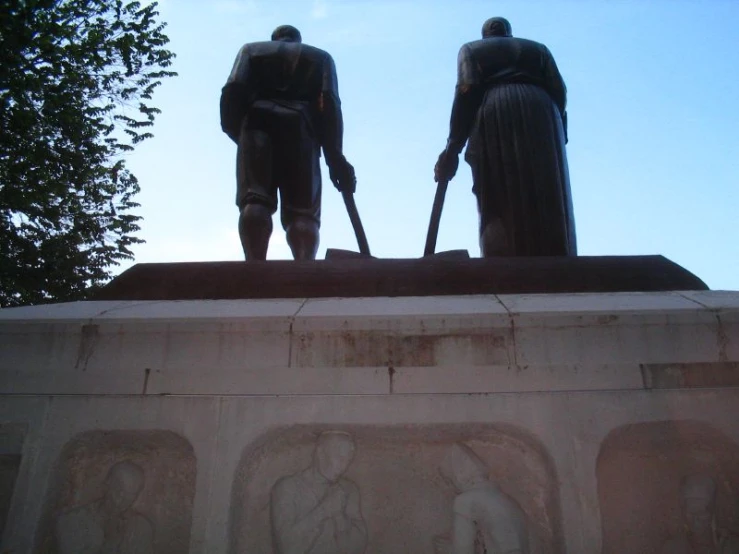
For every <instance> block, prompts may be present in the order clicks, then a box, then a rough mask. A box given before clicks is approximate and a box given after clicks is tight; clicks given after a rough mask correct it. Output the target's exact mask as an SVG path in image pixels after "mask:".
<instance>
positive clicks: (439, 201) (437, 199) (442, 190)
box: [423, 180, 449, 256]
mask: <svg viewBox="0 0 739 554" xmlns="http://www.w3.org/2000/svg"><path fill="white" fill-rule="evenodd" d="M447 185H449V181H447V180H443V181H439V184H438V185H437V187H436V195H435V196H434V206H433V208H431V219H430V220H429V230H428V233H427V234H426V247H425V248H424V249H423V255H424V256H432V255H433V254H434V252H435V251H436V238H437V236H438V235H439V223H440V222H441V210H442V208H443V207H444V198H445V197H446V188H447Z"/></svg>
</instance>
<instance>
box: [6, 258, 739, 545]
mask: <svg viewBox="0 0 739 554" xmlns="http://www.w3.org/2000/svg"><path fill="white" fill-rule="evenodd" d="M240 265H241V266H242V267H246V266H247V265H248V264H240ZM0 418H1V419H0V421H1V422H2V424H1V425H0V448H1V449H2V451H1V452H0V462H2V463H3V464H4V465H2V468H3V471H4V473H3V474H2V475H3V476H4V479H3V480H0V487H2V490H0V500H2V499H6V500H4V502H5V505H0V516H2V515H3V514H5V516H3V517H4V519H3V520H2V521H0V523H4V533H3V540H2V550H3V551H9V552H29V553H42V552H44V553H46V552H62V553H64V552H65V551H64V548H65V546H64V541H70V540H72V539H70V538H69V537H74V540H75V541H77V542H76V543H75V544H76V545H78V546H80V545H82V544H83V543H84V541H93V542H94V540H96V539H95V534H94V533H92V534H87V535H85V534H83V533H78V532H76V531H75V530H76V529H77V528H78V526H80V525H83V526H85V527H84V528H85V529H95V528H96V525H97V526H99V525H102V524H99V523H96V522H99V521H103V519H104V518H108V519H106V520H105V521H107V522H108V523H115V524H116V525H113V526H112V527H111V528H113V529H118V531H117V532H118V533H120V534H122V536H123V535H125V536H127V537H129V539H130V540H133V541H135V542H134V543H133V544H134V546H135V547H136V548H137V549H138V550H137V551H141V552H143V551H146V550H145V549H146V548H149V547H151V548H152V549H153V550H152V551H154V552H157V553H158V554H159V553H175V552H190V553H191V554H206V553H207V554H226V553H228V554H236V553H239V554H240V553H260V554H261V553H266V552H274V551H275V547H274V543H273V541H274V540H275V537H278V538H279V539H280V540H288V539H289V536H288V535H289V533H290V532H292V531H291V530H294V529H293V528H292V527H290V526H288V527H283V526H282V524H280V525H276V524H275V520H276V519H278V520H279V521H286V520H289V517H288V516H289V514H293V513H294V514H298V515H301V514H302V515H306V513H307V511H308V510H310V509H312V508H311V502H314V501H313V500H310V498H312V497H310V496H309V495H308V496H306V495H302V494H301V495H298V494H294V495H287V496H285V494H283V493H281V492H280V491H282V490H284V489H285V488H287V489H288V490H292V489H290V487H293V488H294V487H299V486H302V485H303V484H306V483H308V485H311V486H315V487H317V488H316V490H319V489H320V487H324V488H325V489H326V491H328V492H331V491H333V492H331V495H329V494H328V492H327V493H326V495H327V496H326V498H327V502H326V504H325V506H323V507H322V508H321V510H325V513H326V514H333V515H332V517H331V518H329V519H330V520H331V521H333V522H335V523H333V525H336V526H337V529H338V528H341V529H343V530H344V531H345V532H347V533H348V532H349V531H350V530H354V531H353V533H354V534H353V535H351V536H349V535H346V536H347V537H350V538H351V540H352V541H357V542H356V543H355V544H359V545H360V546H361V545H362V544H363V543H362V542H361V541H365V549H364V551H365V552H373V553H380V554H385V553H386V554H391V553H393V554H394V553H397V552H399V551H403V552H412V553H416V552H418V553H422V552H439V551H440V550H439V549H443V548H444V545H447V544H448V543H445V542H444V540H445V538H446V539H448V538H449V537H450V535H451V533H452V529H453V527H454V525H455V523H454V522H455V519H454V515H453V514H454V513H453V507H454V506H460V505H462V502H461V501H460V500H458V499H459V498H460V497H461V496H462V493H460V491H459V490H457V489H455V486H454V485H453V480H454V478H457V479H459V478H460V475H461V476H463V475H464V474H465V471H468V470H469V468H470V467H472V468H478V469H477V470H474V471H478V470H479V471H480V472H482V473H480V474H479V475H478V476H477V477H476V480H475V481H474V482H479V481H480V480H482V482H484V483H486V484H485V487H487V488H486V489H485V490H486V491H490V490H497V491H499V492H497V493H495V494H496V495H498V496H497V497H493V496H490V497H489V498H488V499H487V500H486V502H491V503H494V505H495V506H501V505H504V506H506V504H505V503H504V502H503V501H502V500H500V499H501V498H505V499H508V500H506V502H509V505H507V506H508V508H506V509H507V510H508V511H507V512H505V511H504V514H503V516H500V517H504V516H505V517H508V518H509V519H510V520H511V521H515V522H518V523H521V525H522V529H524V531H525V534H526V540H527V541H528V542H529V547H528V548H529V549H528V552H531V553H537V554H540V553H558V554H562V553H565V552H567V553H570V554H593V553H597V552H606V553H609V552H614V553H615V552H630V553H643V554H646V553H650V554H651V553H654V552H660V551H661V548H662V547H663V545H664V544H665V543H666V542H667V541H669V540H672V539H673V538H675V540H678V539H679V538H680V537H681V536H682V535H681V534H684V532H685V528H686V527H685V518H684V514H683V513H682V511H681V510H682V508H681V507H682V505H683V497H682V494H683V493H682V492H681V491H682V489H681V487H682V486H683V484H684V482H685V479H686V478H690V477H691V476H696V475H702V476H707V477H708V479H711V480H712V481H711V482H713V484H714V488H715V490H714V496H715V504H716V511H715V518H716V521H715V525H716V528H717V529H721V530H722V533H723V532H725V533H726V535H725V536H726V537H731V533H733V532H734V531H733V530H735V529H738V528H739V502H737V492H736V491H739V464H737V460H738V459H739V293H735V292H712V291H692V292H658V293H612V294H538V295H537V294H534V295H466V296H438V297H402V298H399V297H396V298H389V297H376V298H324V299H306V298H293V299H274V300H196V301H188V300H181V301H120V300H119V301H94V302H79V303H70V304H56V305H49V306H37V307H26V308H14V309H6V310H1V311H0ZM325 431H339V432H340V433H339V435H341V436H342V437H348V438H347V439H342V440H346V441H351V442H352V443H353V445H354V455H353V457H351V456H350V457H348V458H346V460H348V463H347V464H346V466H345V467H344V466H342V465H341V463H339V462H340V461H341V460H339V461H336V460H338V459H339V458H336V457H334V458H329V459H331V460H333V461H332V462H331V467H335V468H338V470H337V471H338V473H339V474H340V475H339V476H338V477H336V481H335V483H338V485H337V486H336V487H334V488H331V487H329V486H328V485H326V484H325V483H326V482H325V481H321V482H319V481H315V483H314V482H313V481H311V479H313V477H311V476H315V475H317V474H316V473H311V472H312V471H313V469H312V468H315V467H316V466H315V464H316V463H318V462H316V460H317V457H316V455H314V451H315V449H316V448H318V446H317V444H319V443H320V441H321V440H322V437H323V436H324V435H322V433H324V432H325ZM334 435H336V434H335V433H334ZM460 452H461V453H462V454H460ZM465 453H467V454H465ZM334 456H338V455H337V454H335V453H334ZM465 456H467V457H468V458H465ZM465 459H469V460H476V461H475V462H474V463H472V462H470V463H471V465H465V464H466V463H467V462H465ZM450 460H451V462H450ZM450 464H451V466H450ZM321 467H323V466H321ZM465 468H467V469H465ZM323 471H326V469H325V467H324V469H323ZM469 471H472V470H469ZM455 472H457V473H456V475H457V476H456V477H454V475H455ZM450 473H451V475H452V481H448V480H447V478H448V476H449V474H450ZM119 475H122V476H123V477H120V478H118V477H116V476H119ZM119 483H123V484H119ZM126 483H128V484H126ZM278 483H283V484H284V483H287V484H288V485H289V486H288V485H284V486H283V485H281V486H280V487H282V488H280V487H278ZM492 484H495V485H497V487H498V488H497V489H494V488H493V487H492ZM124 485H125V486H127V487H128V489H125V490H128V491H129V493H128V494H129V496H127V497H128V498H131V497H132V498H134V500H133V503H132V504H131V505H130V506H128V507H125V506H124V509H122V511H121V513H112V514H111V513H109V512H103V511H102V507H101V506H102V502H103V500H104V499H105V498H107V497H108V495H111V494H113V493H114V492H115V491H118V492H117V493H116V494H119V493H120V491H119V489H118V488H116V487H119V488H120V487H123V486H124ZM488 485H490V486H488ZM316 494H318V493H316ZM321 494H323V493H321ZM486 494H487V493H486ZM490 494H492V493H490ZM319 496H320V494H319ZM286 498H288V499H292V500H294V505H292V504H289V503H288V504H289V505H286V504H285V502H286V501H285V499H286ZM495 498H497V500H495ZM306 499H308V500H306ZM331 499H333V500H331ZM303 501H305V502H303ZM301 502H302V504H301ZM306 502H307V504H306ZM318 502H319V498H318V497H316V499H315V502H314V504H315V503H318ZM332 502H333V503H332ZM0 504H2V502H0ZM304 504H305V505H304ZM291 506H292V507H291ZM306 506H307V507H306ZM510 506H513V508H511V507H510ZM516 506H517V508H516ZM519 509H520V514H519V515H516V513H517V512H516V510H519ZM291 510H292V511H291ZM303 512H306V513H303ZM506 513H507V515H506ZM105 514H107V515H105ZM101 518H103V519H101ZM280 518H281V519H280ZM329 519H325V518H324V519H322V520H321V521H318V522H316V523H315V525H316V526H319V527H316V526H308V527H307V531H306V530H303V531H302V532H305V533H308V534H310V533H319V532H321V533H322V532H323V531H321V529H324V527H323V526H321V525H328V523H326V522H328V521H329ZM80 522H81V523H80ZM493 523H494V522H493ZM345 524H347V525H348V527H346V526H344V525H345ZM477 525H479V526H485V525H487V523H486V522H485V521H483V520H480V521H479V522H478V523H477ZM134 528H135V529H137V530H138V532H137V533H136V534H134V533H133V530H134ZM275 529H277V530H275ZM348 530H349V531H348ZM294 531H295V532H296V533H297V531H298V530H294ZM344 531H342V532H344ZM337 532H338V531H337ZM101 536H102V535H101ZM316 536H318V535H316ZM330 536H331V537H333V536H334V535H333V534H332V535H330ZM722 536H723V535H722ZM90 537H92V538H90ZM131 537H133V538H131ZM324 538H325V539H326V540H329V538H330V537H329V535H325V536H324ZM100 540H103V539H100ZM347 540H349V539H347ZM136 541H137V542H136ZM85 544H86V543H85Z"/></svg>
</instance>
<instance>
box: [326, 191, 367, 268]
mask: <svg viewBox="0 0 739 554" xmlns="http://www.w3.org/2000/svg"><path fill="white" fill-rule="evenodd" d="M341 197H342V198H343V199H344V205H345V206H346V212H347V213H348V214H349V220H350V221H351V222H352V228H353V229H354V235H355V236H356V237H357V244H358V245H359V253H357V252H353V251H351V250H342V249H340V248H328V249H326V259H327V260H328V259H342V258H371V257H372V254H370V248H369V243H368V242H367V235H365V234H364V227H363V226H362V220H361V219H360V218H359V211H357V203H356V202H355V201H354V194H353V193H351V192H342V193H341Z"/></svg>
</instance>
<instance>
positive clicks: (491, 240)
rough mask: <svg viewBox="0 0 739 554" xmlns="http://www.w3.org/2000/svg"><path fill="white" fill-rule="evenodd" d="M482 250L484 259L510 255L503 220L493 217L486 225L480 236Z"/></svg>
mask: <svg viewBox="0 0 739 554" xmlns="http://www.w3.org/2000/svg"><path fill="white" fill-rule="evenodd" d="M480 250H481V251H482V255H483V257H484V258H492V257H493V256H508V255H510V254H509V249H508V239H507V237H506V231H505V227H504V226H503V220H502V219H501V218H499V217H491V218H490V219H489V220H488V221H487V223H486V224H485V227H484V228H483V230H482V234H481V235H480Z"/></svg>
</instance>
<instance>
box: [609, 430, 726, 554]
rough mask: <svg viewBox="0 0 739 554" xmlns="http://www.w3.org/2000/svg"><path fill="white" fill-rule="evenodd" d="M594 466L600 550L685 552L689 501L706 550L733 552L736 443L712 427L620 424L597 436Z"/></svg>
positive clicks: (640, 553) (639, 553)
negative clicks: (700, 525)
mask: <svg viewBox="0 0 739 554" xmlns="http://www.w3.org/2000/svg"><path fill="white" fill-rule="evenodd" d="M596 471H597V477H598V495H599V499H600V510H601V518H602V528H603V552H604V553H605V554H609V553H613V554H616V553H619V554H620V553H622V552H629V553H631V554H655V553H658V554H659V553H661V552H665V553H667V552H669V553H670V554H672V553H673V552H675V553H677V552H686V553H688V554H689V553H690V552H692V551H693V548H694V547H691V546H688V543H687V542H686V541H687V540H688V538H689V537H688V536H687V535H688V530H689V529H690V528H691V526H692V525H693V524H692V523H691V522H690V521H688V519H689V518H690V517H691V516H690V510H691V509H695V507H696V506H695V503H696V502H697V503H698V506H697V508H698V510H699V512H701V515H700V518H703V519H704V520H705V522H706V525H707V527H706V531H707V537H708V539H707V540H708V541H709V542H712V543H715V544H712V545H710V546H709V547H708V548H709V551H715V552H721V553H723V554H726V553H729V552H732V553H733V552H737V553H739V549H737V550H734V549H733V548H734V547H733V546H729V545H730V543H733V542H734V541H735V538H734V537H735V534H736V531H737V530H739V496H737V491H739V446H738V445H737V444H736V443H734V442H733V441H731V440H730V439H729V438H728V437H726V436H725V435H723V434H722V433H721V432H719V431H717V430H716V429H715V428H713V427H712V426H710V425H708V424H706V423H702V422H697V421H662V422H649V423H640V424H634V425H626V426H624V427H620V428H618V429H616V430H614V431H612V432H611V433H610V434H609V435H608V437H606V439H605V440H604V442H603V445H602V446H601V450H600V454H599V456H598V463H597V470H596ZM691 504H692V505H693V508H691ZM711 520H713V521H711ZM709 527H713V528H714V529H713V530H711V529H709ZM695 534H696V535H697V534H698V533H697V532H696V533H695ZM709 535H710V536H709ZM714 535H715V536H714ZM719 535H720V536H719ZM691 536H692V535H691ZM711 537H713V538H711ZM691 540H695V541H698V539H697V538H694V539H691ZM719 542H722V545H719ZM737 548H739V543H737ZM686 549H687V550H686Z"/></svg>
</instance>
